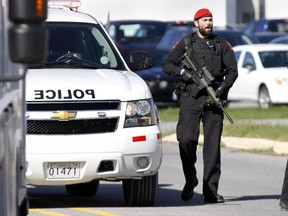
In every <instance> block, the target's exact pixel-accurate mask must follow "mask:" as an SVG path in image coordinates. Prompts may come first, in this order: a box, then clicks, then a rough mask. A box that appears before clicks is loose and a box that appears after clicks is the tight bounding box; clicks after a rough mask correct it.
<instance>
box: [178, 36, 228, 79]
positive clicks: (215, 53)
mask: <svg viewBox="0 0 288 216" xmlns="http://www.w3.org/2000/svg"><path fill="white" fill-rule="evenodd" d="M222 40H223V38H220V37H219V36H213V38H211V39H199V38H197V36H196V33H194V34H192V35H189V36H187V37H185V38H184V42H185V46H186V49H187V54H188V56H189V57H190V58H194V60H195V62H196V63H197V64H198V65H196V66H197V67H198V68H202V67H203V66H204V65H206V66H207V68H208V70H209V71H210V72H211V74H212V75H213V76H214V77H215V79H216V80H219V81H221V80H223V77H224V76H225V75H226V73H225V70H224V69H223V68H222V57H221V49H220V45H221V41H222Z"/></svg>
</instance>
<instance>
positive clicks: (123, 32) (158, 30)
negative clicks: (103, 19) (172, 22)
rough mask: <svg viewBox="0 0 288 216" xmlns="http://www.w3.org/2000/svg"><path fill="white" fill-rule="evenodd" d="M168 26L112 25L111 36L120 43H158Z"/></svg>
mask: <svg viewBox="0 0 288 216" xmlns="http://www.w3.org/2000/svg"><path fill="white" fill-rule="evenodd" d="M167 26H168V24H167V23H164V22H163V23H162V22H143V23H141V22H139V23H121V24H111V25H110V28H109V34H110V36H111V37H112V38H113V39H114V40H115V41H118V42H131V41H139V42H141V41H145V42H157V41H159V40H160V39H161V37H162V36H163V34H164V33H165V31H166V29H167Z"/></svg>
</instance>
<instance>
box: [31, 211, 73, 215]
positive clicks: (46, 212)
mask: <svg viewBox="0 0 288 216" xmlns="http://www.w3.org/2000/svg"><path fill="white" fill-rule="evenodd" d="M29 212H36V213H40V214H44V215H49V216H69V215H67V214H61V213H58V212H52V211H47V210H43V209H29Z"/></svg>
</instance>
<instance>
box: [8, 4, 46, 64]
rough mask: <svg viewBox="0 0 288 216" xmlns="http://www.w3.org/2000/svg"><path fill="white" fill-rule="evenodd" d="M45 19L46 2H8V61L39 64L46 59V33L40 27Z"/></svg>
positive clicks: (43, 28)
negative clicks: (10, 24)
mask: <svg viewBox="0 0 288 216" xmlns="http://www.w3.org/2000/svg"><path fill="white" fill-rule="evenodd" d="M46 18H47V0H10V1H9V19H10V21H11V22H12V23H13V25H12V26H11V27H10V29H9V42H8V43H9V51H10V59H11V61H13V62H16V63H24V64H34V63H40V62H42V61H44V60H45V58H46V51H47V46H48V45H47V43H48V31H47V30H46V29H45V27H44V26H43V25H42V23H43V22H44V21H45V20H46Z"/></svg>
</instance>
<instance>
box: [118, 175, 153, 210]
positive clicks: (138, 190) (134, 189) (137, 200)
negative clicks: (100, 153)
mask: <svg viewBox="0 0 288 216" xmlns="http://www.w3.org/2000/svg"><path fill="white" fill-rule="evenodd" d="M122 186H123V193H124V199H125V202H126V203H127V204H128V205H129V206H139V207H144V206H154V205H155V202H156V198H157V191H158V173H156V174H155V175H152V176H146V177H143V178H142V179H125V180H123V181H122Z"/></svg>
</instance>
